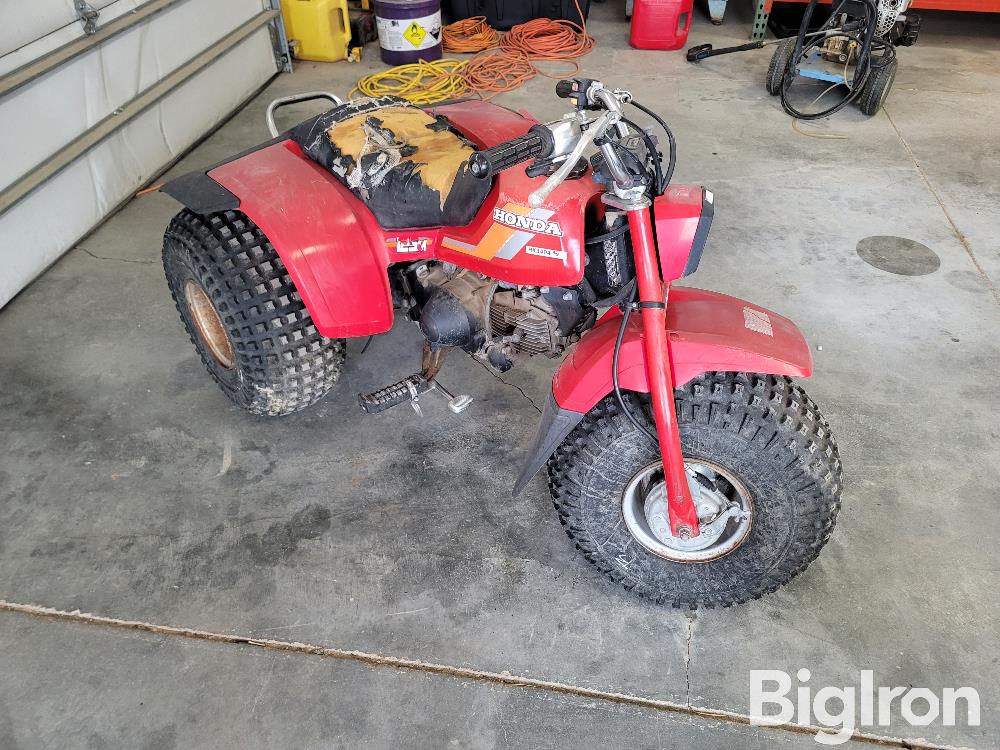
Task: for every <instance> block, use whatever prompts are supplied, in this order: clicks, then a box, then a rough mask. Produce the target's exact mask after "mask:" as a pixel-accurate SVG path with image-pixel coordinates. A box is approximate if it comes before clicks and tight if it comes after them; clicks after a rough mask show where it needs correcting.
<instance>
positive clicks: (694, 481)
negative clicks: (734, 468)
mask: <svg viewBox="0 0 1000 750" xmlns="http://www.w3.org/2000/svg"><path fill="white" fill-rule="evenodd" d="M684 468H685V470H686V473H687V478H688V487H689V488H690V490H691V499H692V500H693V501H694V506H695V509H696V510H697V513H698V528H699V532H700V533H699V534H698V536H694V537H684V536H674V535H673V533H672V532H671V530H670V520H669V515H668V511H667V486H666V483H665V482H664V480H663V465H662V464H660V463H657V464H652V465H650V466H647V467H646V468H645V469H643V470H642V471H640V472H639V473H638V474H636V475H635V476H634V477H633V478H632V481H630V482H629V483H628V485H627V486H626V487H625V492H624V493H623V495H622V516H623V517H624V519H625V525H626V526H627V527H628V529H629V531H630V532H631V534H632V536H633V537H634V538H635V540H636V541H637V542H639V544H641V545H642V546H643V547H645V548H646V549H647V550H649V551H650V552H652V553H653V554H654V555H658V556H660V557H663V558H666V559H667V560H673V561H675V562H705V561H708V560H714V559H716V558H719V557H722V556H723V555H726V554H729V553H730V552H732V551H733V550H734V549H736V548H737V547H739V546H740V544H742V543H743V541H744V540H745V539H746V537H747V535H748V534H749V533H750V526H751V523H752V519H753V505H752V504H751V501H750V493H749V491H748V490H747V489H746V487H745V486H744V485H743V483H742V482H740V480H739V479H737V478H736V477H735V476H733V475H732V474H731V473H730V472H728V471H726V470H725V469H723V468H722V467H720V466H716V465H715V464H710V463H706V462H701V463H695V462H685V464H684Z"/></svg>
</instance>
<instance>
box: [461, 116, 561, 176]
mask: <svg viewBox="0 0 1000 750" xmlns="http://www.w3.org/2000/svg"><path fill="white" fill-rule="evenodd" d="M554 145H555V139H554V138H553V137H552V132H551V131H550V130H549V129H548V128H547V127H545V126H544V125H533V126H532V127H531V129H530V130H528V132H527V133H525V134H524V135H521V136H518V137H517V138H514V139H512V140H509V141H506V142H505V143H500V144H497V145H496V146H492V147H490V148H487V149H484V150H483V151H477V152H476V153H474V154H473V155H472V156H471V157H470V158H469V170H470V171H471V172H472V174H473V176H474V177H478V178H480V179H482V180H486V179H489V178H490V177H493V176H494V175H495V174H497V173H498V172H502V171H503V170H505V169H510V168H511V167H513V166H516V165H518V164H520V163H521V162H524V161H528V160H529V159H544V158H546V157H547V156H548V155H549V154H551V153H552V148H553V146H554Z"/></svg>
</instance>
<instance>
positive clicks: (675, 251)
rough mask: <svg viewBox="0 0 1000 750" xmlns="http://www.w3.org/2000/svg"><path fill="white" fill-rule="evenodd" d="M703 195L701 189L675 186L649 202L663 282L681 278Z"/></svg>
mask: <svg viewBox="0 0 1000 750" xmlns="http://www.w3.org/2000/svg"><path fill="white" fill-rule="evenodd" d="M704 193H705V190H704V188H701V187H692V186H689V185H677V186H675V187H670V188H667V192H665V193H664V194H663V195H660V196H657V197H656V198H655V199H654V201H653V216H654V220H653V229H654V231H655V233H656V246H657V253H658V255H659V256H660V271H661V272H662V273H663V280H664V281H675V280H677V279H679V278H681V277H682V276H683V275H684V269H685V268H686V267H687V262H688V257H689V256H690V255H691V248H692V246H693V245H694V235H695V232H696V231H697V230H698V222H699V221H700V220H701V210H702V201H703V196H704Z"/></svg>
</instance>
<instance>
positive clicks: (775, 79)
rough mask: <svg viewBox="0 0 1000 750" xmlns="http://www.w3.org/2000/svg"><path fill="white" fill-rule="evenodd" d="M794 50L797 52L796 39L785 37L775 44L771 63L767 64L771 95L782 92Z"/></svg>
mask: <svg viewBox="0 0 1000 750" xmlns="http://www.w3.org/2000/svg"><path fill="white" fill-rule="evenodd" d="M793 52H795V40H794V39H784V40H782V41H780V42H778V43H777V44H776V45H775V46H774V54H773V55H771V64H770V65H768V66H767V93H769V94H770V95H771V96H777V95H778V94H780V93H781V86H782V82H783V81H784V79H785V71H786V70H788V66H789V64H790V63H791V60H792V53H793Z"/></svg>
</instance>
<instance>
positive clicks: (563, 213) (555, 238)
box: [430, 101, 601, 286]
mask: <svg viewBox="0 0 1000 750" xmlns="http://www.w3.org/2000/svg"><path fill="white" fill-rule="evenodd" d="M430 111H431V112H433V113H434V114H443V115H446V116H447V117H448V119H449V120H450V121H451V123H452V124H453V125H454V126H455V127H457V128H458V129H459V130H461V131H462V132H463V133H464V134H465V136H466V137H467V138H469V139H470V140H471V141H473V142H474V143H475V144H476V145H477V146H478V147H480V148H487V147H489V146H495V145H497V144H498V143H503V142H504V141H508V140H510V139H511V138H516V137H517V136H519V135H524V134H525V133H526V132H528V128H530V127H531V126H532V125H534V124H536V123H537V120H535V119H534V118H528V117H525V116H523V115H522V114H520V113H517V112H512V111H510V110H507V109H503V108H502V107H498V106H496V105H494V104H490V103H488V102H481V101H467V102H459V103H456V104H448V105H444V106H441V107H435V108H433V109H431V110H430ZM543 182H545V178H544V177H533V178H532V177H528V176H527V175H525V173H524V169H522V168H515V169H508V170H506V171H504V172H501V173H500V174H499V176H497V178H496V179H495V180H494V183H493V189H492V190H491V191H490V194H489V195H488V196H487V198H486V201H485V202H484V203H483V208H482V209H481V210H480V211H479V213H478V214H477V216H476V218H475V219H474V220H473V221H472V223H470V224H469V225H467V226H465V227H450V228H448V229H447V230H446V231H442V233H441V244H440V247H439V249H438V251H437V257H438V258H440V259H441V260H444V261H449V262H451V263H455V264H457V265H459V266H462V267H463V268H468V269H470V270H472V271H478V272H479V273H482V274H485V275H487V276H492V277H493V278H496V279H500V280H501V281H507V282H510V283H512V284H532V285H536V286H567V285H572V284H576V283H578V282H579V281H580V279H581V278H583V257H584V247H583V236H584V211H585V209H586V207H587V205H588V204H589V203H590V202H591V201H594V202H596V201H597V199H598V196H599V195H600V194H601V188H600V186H599V185H597V184H595V183H594V182H593V180H592V179H591V178H590V174H589V173H588V174H586V175H584V176H583V177H581V178H580V179H577V180H567V181H566V182H564V183H563V184H562V185H560V186H559V187H558V188H556V190H555V191H554V192H553V193H552V195H550V196H549V199H548V200H547V201H546V203H545V206H543V207H542V208H538V209H531V208H530V207H529V206H528V196H529V195H530V194H531V193H532V191H534V190H535V189H537V188H538V187H539V186H541V184H542V183H543ZM494 209H497V210H498V211H499V212H500V213H499V215H498V214H495V211H494ZM518 216H524V217H528V218H529V219H531V221H530V222H528V223H529V227H528V228H523V227H521V228H519V227H518V226H517V224H518V220H517V218H516V217H518ZM498 217H499V218H498ZM537 227H544V230H543V231H533V229H534V228H537Z"/></svg>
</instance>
